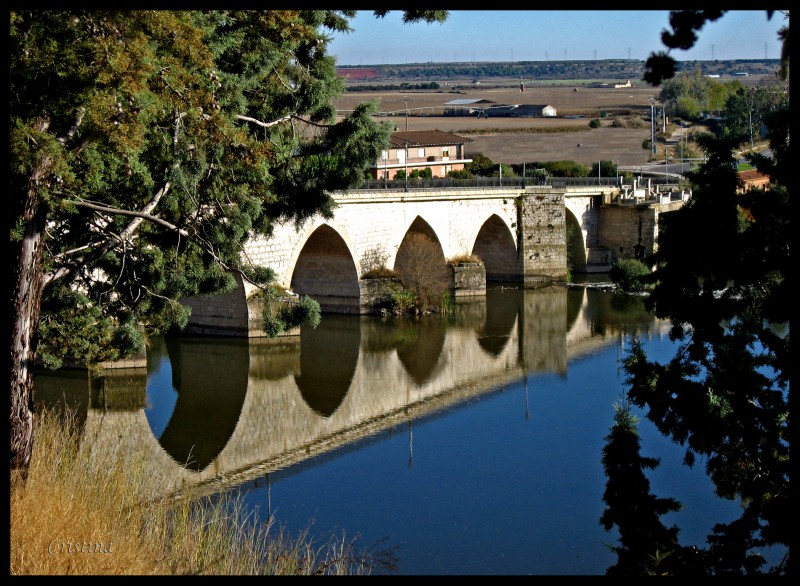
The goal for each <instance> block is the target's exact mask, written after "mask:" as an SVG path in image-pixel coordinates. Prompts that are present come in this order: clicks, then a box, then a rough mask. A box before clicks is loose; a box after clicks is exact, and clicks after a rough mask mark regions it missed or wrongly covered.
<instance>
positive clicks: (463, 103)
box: [444, 98, 494, 106]
mask: <svg viewBox="0 0 800 586" xmlns="http://www.w3.org/2000/svg"><path fill="white" fill-rule="evenodd" d="M472 104H494V102H493V101H492V100H487V99H486V98H459V99H457V100H450V101H449V102H445V104H444V105H445V106H470V105H472Z"/></svg>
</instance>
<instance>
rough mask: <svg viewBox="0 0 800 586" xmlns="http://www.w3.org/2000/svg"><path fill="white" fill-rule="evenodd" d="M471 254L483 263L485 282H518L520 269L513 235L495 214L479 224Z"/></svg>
mask: <svg viewBox="0 0 800 586" xmlns="http://www.w3.org/2000/svg"><path fill="white" fill-rule="evenodd" d="M472 253H473V254H475V255H477V256H478V257H480V259H481V260H482V261H483V264H484V267H485V268H486V280H487V281H514V280H519V278H520V275H521V269H520V266H519V256H518V254H517V245H516V242H515V241H514V234H513V233H512V231H511V228H509V226H508V225H507V224H506V222H504V221H503V219H502V218H501V217H500V216H498V215H497V214H492V215H491V216H490V217H489V218H487V219H486V221H485V222H483V224H481V226H480V228H479V230H478V233H477V235H476V236H475V240H474V244H473V246H472Z"/></svg>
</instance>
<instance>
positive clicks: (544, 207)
mask: <svg viewBox="0 0 800 586" xmlns="http://www.w3.org/2000/svg"><path fill="white" fill-rule="evenodd" d="M565 214H566V212H565V209H564V192H563V191H555V190H548V191H546V192H545V191H542V192H538V193H530V194H526V195H525V196H523V197H522V198H520V201H519V225H520V229H521V237H520V238H519V242H520V251H519V253H520V255H521V257H522V270H523V284H524V286H525V287H528V286H538V285H539V284H541V283H543V282H546V281H549V280H552V279H556V280H560V279H566V277H567V235H566V230H567V227H566V215H565Z"/></svg>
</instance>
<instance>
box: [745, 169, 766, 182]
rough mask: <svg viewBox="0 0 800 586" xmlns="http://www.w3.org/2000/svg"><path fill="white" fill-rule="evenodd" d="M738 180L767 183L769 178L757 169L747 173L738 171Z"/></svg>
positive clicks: (749, 170)
mask: <svg viewBox="0 0 800 586" xmlns="http://www.w3.org/2000/svg"><path fill="white" fill-rule="evenodd" d="M739 178H740V179H741V180H742V181H745V182H747V181H759V180H760V181H769V177H767V176H766V175H764V174H763V173H761V172H760V171H759V170H757V169H748V170H747V171H739Z"/></svg>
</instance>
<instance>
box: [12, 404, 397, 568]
mask: <svg viewBox="0 0 800 586" xmlns="http://www.w3.org/2000/svg"><path fill="white" fill-rule="evenodd" d="M37 419H38V420H37V424H36V429H35V438H36V441H35V444H34V446H35V447H34V451H33V455H32V460H31V466H30V469H29V473H28V477H27V480H25V481H22V480H20V479H19V478H12V481H11V486H10V489H11V490H10V493H11V494H10V517H11V519H10V521H11V523H10V525H11V528H10V537H11V543H10V550H11V559H10V573H11V574H12V575H59V576H61V575H178V574H190V575H302V574H324V575H357V574H369V573H371V572H372V571H373V570H374V569H376V568H378V569H384V570H387V569H388V570H391V569H393V564H394V559H393V554H392V553H391V552H389V551H381V552H376V553H361V552H358V551H356V549H355V545H354V543H353V542H351V541H347V540H345V538H344V536H342V537H341V538H334V537H331V538H330V539H329V540H327V541H324V542H322V543H320V544H317V543H316V542H315V541H314V540H312V539H311V538H310V536H309V534H308V532H305V533H303V534H302V535H300V536H299V537H298V538H296V539H290V538H289V537H288V536H287V535H286V534H285V533H284V532H283V530H276V529H275V528H274V527H273V526H272V523H271V522H270V523H266V524H260V523H258V522H256V521H255V520H254V519H253V518H251V517H250V516H248V515H247V514H246V513H245V512H244V510H243V509H242V506H241V501H233V500H231V499H229V498H227V497H221V498H219V499H216V500H214V501H213V502H212V501H199V500H174V499H166V498H156V497H155V496H154V495H158V494H163V492H162V491H160V487H159V486H158V480H156V479H154V478H152V476H150V475H148V474H147V471H146V466H145V462H144V461H143V460H142V461H136V460H135V459H133V460H132V459H131V455H130V454H128V453H126V454H115V453H114V451H115V448H114V447H113V446H98V445H90V443H89V442H88V441H87V438H85V437H82V434H81V432H80V430H78V429H76V426H75V424H74V420H72V419H70V418H67V421H66V423H65V424H64V422H63V421H61V420H59V418H57V417H56V416H54V415H52V414H49V413H47V412H45V413H43V414H42V415H41V416H39V417H38V418H37Z"/></svg>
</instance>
